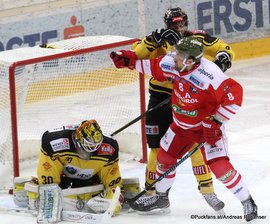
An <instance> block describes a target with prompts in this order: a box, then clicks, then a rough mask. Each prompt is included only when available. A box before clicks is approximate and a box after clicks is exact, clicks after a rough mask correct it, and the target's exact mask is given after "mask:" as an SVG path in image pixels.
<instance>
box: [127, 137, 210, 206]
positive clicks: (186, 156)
mask: <svg viewBox="0 0 270 224" xmlns="http://www.w3.org/2000/svg"><path fill="white" fill-rule="evenodd" d="M204 144H205V142H202V143H201V144H199V145H197V146H195V147H194V148H193V149H192V150H190V151H189V152H188V153H187V154H186V155H185V156H183V157H182V158H181V159H180V160H179V161H178V162H177V163H176V164H174V165H173V166H172V167H171V168H170V169H168V170H167V171H166V172H165V173H163V174H162V175H161V176H160V177H159V178H157V179H156V180H155V181H154V182H153V183H152V184H150V185H148V186H147V187H146V188H145V189H144V190H143V191H142V192H140V193H139V194H137V195H136V196H135V197H133V198H130V199H125V202H126V203H128V204H133V203H134V202H135V201H136V200H137V199H139V198H140V197H141V196H143V195H144V194H145V193H146V192H147V191H148V190H150V189H151V188H152V187H153V186H154V185H155V184H156V183H157V182H159V181H161V180H162V179H163V178H164V177H166V176H167V175H168V174H169V173H170V172H172V171H174V170H175V169H176V168H177V167H178V166H179V165H180V164H182V163H183V162H184V161H186V160H187V159H188V158H189V157H190V156H192V155H193V154H194V153H195V152H196V151H197V150H198V149H200V148H201V147H203V146H204Z"/></svg>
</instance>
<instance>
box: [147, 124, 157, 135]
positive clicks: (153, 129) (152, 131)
mask: <svg viewBox="0 0 270 224" xmlns="http://www.w3.org/2000/svg"><path fill="white" fill-rule="evenodd" d="M146 134H147V135H158V134H159V127H158V125H146Z"/></svg>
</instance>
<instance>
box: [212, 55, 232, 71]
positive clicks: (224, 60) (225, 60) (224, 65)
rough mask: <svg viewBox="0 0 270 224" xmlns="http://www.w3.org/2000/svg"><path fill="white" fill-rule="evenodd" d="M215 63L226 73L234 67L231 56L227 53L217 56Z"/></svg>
mask: <svg viewBox="0 0 270 224" xmlns="http://www.w3.org/2000/svg"><path fill="white" fill-rule="evenodd" d="M214 63H215V64H216V65H217V66H218V67H220V69H221V70H222V71H223V72H225V71H226V70H227V69H229V68H230V67H231V66H232V62H231V59H230V56H229V55H228V54H227V53H226V52H219V53H218V54H217V55H216V60H215V61H214Z"/></svg>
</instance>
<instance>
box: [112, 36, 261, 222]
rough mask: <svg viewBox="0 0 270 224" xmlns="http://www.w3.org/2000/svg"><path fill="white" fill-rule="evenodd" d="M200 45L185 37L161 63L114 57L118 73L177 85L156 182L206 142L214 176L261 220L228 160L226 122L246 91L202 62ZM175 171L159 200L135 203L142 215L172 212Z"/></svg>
mask: <svg viewBox="0 0 270 224" xmlns="http://www.w3.org/2000/svg"><path fill="white" fill-rule="evenodd" d="M203 51H204V50H203V45H202V43H201V42H200V41H199V40H198V39H196V38H193V37H184V38H183V39H181V40H180V41H179V42H178V43H177V44H176V45H175V46H174V49H173V51H172V52H169V53H167V54H166V55H165V56H161V57H159V58H157V59H151V60H136V54H135V53H134V52H133V51H120V52H112V53H111V55H110V56H111V58H112V60H113V62H114V64H115V66H116V67H117V68H123V67H128V68H130V69H134V68H135V69H136V70H137V71H139V72H142V73H143V74H148V75H153V76H154V77H155V78H156V79H157V80H159V81H164V80H166V79H170V80H173V91H172V99H171V107H172V112H173V122H172V124H171V125H170V127H169V128H168V130H167V132H166V133H165V135H164V136H163V138H162V139H161V141H160V150H159V152H158V157H157V159H158V165H157V167H156V177H157V178H158V177H159V176H161V175H162V174H164V173H165V172H166V171H167V170H168V169H170V168H171V167H172V166H173V165H175V164H176V162H177V159H180V158H182V157H183V155H184V154H185V153H186V152H187V151H188V150H190V147H191V146H192V145H193V144H194V143H201V142H204V141H205V142H206V144H205V145H204V147H203V149H202V151H203V155H204V159H205V162H206V163H207V164H208V165H209V167H210V169H211V171H212V172H213V173H214V175H215V176H216V178H217V179H219V180H220V181H221V182H222V183H223V184H224V185H225V186H226V187H227V189H228V190H230V191H231V192H232V193H233V194H234V195H235V196H236V197H237V198H238V199H239V200H240V201H241V203H242V205H243V210H244V215H245V218H246V220H247V221H250V220H253V219H255V218H256V217H257V206H256V204H255V203H254V201H253V199H252V197H251V195H250V193H249V191H248V188H247V186H246V184H245V183H244V180H243V178H242V176H241V174H240V173H239V172H238V171H237V170H236V169H235V168H234V166H233V165H232V164H231V162H230V159H229V155H228V145H227V138H226V134H225V123H226V122H227V121H229V120H230V119H231V118H232V117H233V116H234V115H235V114H236V113H237V111H238V109H239V108H240V107H241V105H242V97H243V89H242V87H241V85H240V84H239V83H237V82H236V81H235V80H233V79H232V78H229V77H227V76H226V75H225V74H224V73H223V72H222V71H221V70H220V68H219V67H218V66H217V65H216V64H215V63H213V62H211V61H209V60H207V59H205V58H202V55H203ZM175 175H176V171H175V170H174V171H172V172H171V173H169V175H167V176H166V177H165V178H163V179H162V180H161V181H159V182H157V183H156V195H152V196H149V197H147V196H146V197H145V198H144V199H143V200H140V199H139V200H137V201H136V202H135V203H133V204H131V206H132V208H133V209H135V210H138V211H140V212H141V213H153V212H156V211H160V212H166V211H168V210H169V206H170V201H169V197H168V195H169V190H170V188H171V187H172V185H173V182H174V179H175Z"/></svg>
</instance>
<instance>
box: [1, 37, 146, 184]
mask: <svg viewBox="0 0 270 224" xmlns="http://www.w3.org/2000/svg"><path fill="white" fill-rule="evenodd" d="M125 40H129V38H125V37H119V36H98V37H97V36H95V37H79V38H75V39H70V40H65V41H60V42H56V43H50V44H49V48H41V47H39V46H37V47H33V48H20V49H16V50H11V51H5V52H1V53H0V60H1V61H0V69H1V70H0V92H1V95H0V114H1V115H0V116H1V117H0V124H1V132H0V147H1V151H0V174H1V179H0V186H1V187H2V188H5V187H10V185H11V183H12V181H11V180H12V178H13V176H14V175H13V168H14V166H17V165H18V166H19V167H21V168H22V167H28V166H29V165H31V166H35V165H36V164H37V156H38V154H39V151H40V139H41V136H42V134H43V133H44V131H46V130H48V129H52V128H56V127H61V126H63V125H68V124H77V123H80V122H81V121H83V120H86V119H96V120H97V121H98V123H99V124H100V126H101V129H102V130H103V132H105V133H107V134H111V133H112V132H114V131H115V130H117V129H119V128H120V127H122V126H123V125H125V124H126V123H128V122H129V121H130V120H132V119H133V118H135V117H137V116H138V115H139V114H140V98H141V96H140V87H139V75H138V73H137V72H135V71H131V70H128V69H116V68H114V66H113V64H112V62H111V60H110V58H109V53H110V52H111V51H112V50H114V51H117V50H119V49H130V44H131V42H130V43H127V44H125V45H124V46H119V47H116V46H114V45H112V46H111V48H106V47H105V48H104V49H102V50H98V51H96V50H93V51H91V52H87V53H86V51H85V49H87V48H90V47H93V46H101V45H102V46H103V45H104V44H109V43H118V42H119V41H125ZM133 41H134V40H133ZM78 49H82V51H81V53H79V54H76V55H71V56H70V55H69V56H65V54H66V53H68V54H69V53H70V51H74V50H76V51H77V50H78ZM59 54H60V55H62V56H61V57H60V58H58V56H57V57H56V58H54V57H55V55H59ZM47 56H48V57H47ZM37 58H44V59H45V60H44V59H42V60H41V61H40V62H35V63H29V64H27V63H25V64H26V65H19V66H16V63H17V62H18V61H27V60H28V61H29V62H31V60H32V59H34V60H35V59H37ZM50 58H52V59H50ZM19 64H20V63H19ZM23 64H24V63H23ZM14 65H15V66H14ZM10 66H14V68H15V72H14V74H12V72H10V69H9V67H10ZM12 77H14V79H15V86H14V88H15V89H14V90H15V91H14V93H15V96H16V97H15V98H16V108H17V112H16V116H17V125H16V127H15V128H16V129H17V133H18V153H19V157H18V158H19V159H18V163H19V164H14V158H13V152H12V151H13V148H14V147H13V146H14V141H15V140H14V136H13V135H14V133H13V129H14V127H13V129H12V122H11V120H12V113H13V112H12V110H11V107H12V102H11V101H10V92H11V93H12V88H13V86H12V84H11V85H10V78H12ZM10 90H11V91H10ZM13 115H14V114H13ZM116 138H117V139H118V141H119V145H120V150H121V151H124V152H132V153H133V154H134V155H136V156H138V157H140V156H141V150H142V148H141V145H140V144H141V127H140V123H139V122H138V123H136V124H134V125H132V126H131V127H129V128H127V129H125V130H124V131H122V132H121V133H120V134H119V135H117V136H116ZM30 158H31V159H30ZM33 158H34V159H33ZM15 163H16V162H15ZM3 176H5V177H6V178H2V177H3ZM7 179H8V180H7Z"/></svg>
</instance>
